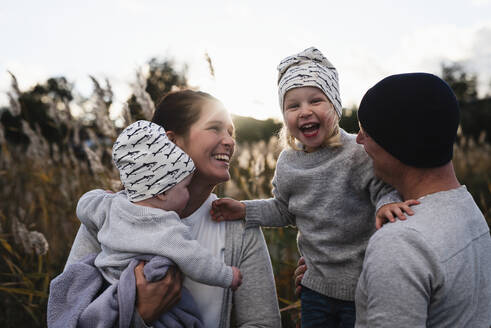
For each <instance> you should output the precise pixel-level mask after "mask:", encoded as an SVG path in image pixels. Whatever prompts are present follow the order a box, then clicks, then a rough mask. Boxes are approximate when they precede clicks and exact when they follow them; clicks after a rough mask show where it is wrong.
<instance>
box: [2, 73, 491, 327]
mask: <svg viewBox="0 0 491 328" xmlns="http://www.w3.org/2000/svg"><path fill="white" fill-rule="evenodd" d="M93 82H94V92H93V95H92V96H91V98H90V99H88V100H87V101H86V102H84V104H83V106H79V107H80V108H81V109H82V112H83V113H82V115H81V116H78V117H74V116H73V115H72V109H71V107H70V106H71V104H70V102H68V101H66V99H65V100H63V99H61V100H60V99H58V100H56V101H55V100H53V99H54V98H53V99H52V98H43V99H40V101H41V102H42V103H44V105H45V107H44V108H45V109H46V113H47V117H49V119H50V120H49V122H50V123H49V126H48V128H51V129H52V130H49V129H48V128H46V127H44V126H43V128H41V124H37V123H36V122H34V121H32V120H29V115H26V113H24V112H23V111H25V110H26V106H27V104H26V101H27V100H26V99H25V98H23V96H22V93H21V91H20V90H19V88H18V86H17V84H16V81H15V78H13V80H12V89H11V91H10V92H9V98H10V101H11V103H10V106H9V107H8V109H7V110H8V111H9V114H8V115H9V117H11V119H10V121H9V122H12V124H8V125H5V124H0V155H1V156H0V199H1V202H0V256H1V259H0V322H1V326H2V327H6V328H9V327H44V326H45V325H46V324H45V323H46V304H47V297H48V292H49V290H48V288H49V282H50V280H51V279H52V278H54V277H55V276H56V275H58V274H59V273H60V272H61V271H62V270H63V266H64V263H65V260H66V258H67V256H68V253H69V251H70V247H71V244H72V242H73V239H74V237H75V234H76V232H77V229H78V226H79V221H78V219H77V218H76V217H75V207H76V203H77V201H78V198H79V197H80V196H81V195H82V194H83V193H84V192H86V191H88V190H90V189H93V188H104V189H113V190H115V189H118V188H119V182H118V180H117V178H118V175H117V172H116V170H115V169H114V167H113V165H112V163H111V156H110V154H111V145H112V142H113V140H114V138H115V136H116V134H117V130H118V129H117V127H116V125H115V122H114V121H112V120H111V119H110V118H109V115H108V101H107V96H108V94H110V88H109V87H101V85H100V84H99V83H98V81H96V80H95V79H94V81H93ZM134 88H135V92H134V95H135V98H134V101H136V103H138V104H139V107H140V108H141V112H140V115H142V116H143V117H146V118H147V119H148V118H150V117H151V113H152V110H153V104H152V101H151V99H150V98H149V96H148V95H147V94H146V92H145V83H144V82H143V80H142V79H139V80H138V82H137V83H135V85H134ZM60 104H62V105H60ZM80 108H79V110H80ZM119 120H120V121H121V122H122V123H123V124H122V125H127V124H129V123H131V122H132V121H134V117H133V116H132V114H131V113H130V111H129V109H128V108H126V109H125V111H124V112H123V113H122V115H121V117H120V118H119ZM46 131H48V132H49V131H61V132H60V136H61V137H60V138H59V139H57V141H56V142H53V140H52V139H50V138H49V137H48V136H49V135H51V134H49V133H48V132H46ZM60 140H61V142H60ZM484 140H485V138H484V137H483V138H481V140H478V141H474V140H473V139H467V138H465V137H464V136H460V139H459V143H458V144H457V145H456V146H455V159H454V164H455V168H456V171H457V174H458V176H459V179H460V181H461V183H463V184H466V185H467V187H468V189H469V190H470V191H471V193H472V194H473V196H474V198H475V200H476V202H477V203H478V204H479V206H480V208H481V209H482V211H483V213H484V214H485V216H486V219H487V221H488V224H491V213H490V211H489V209H490V208H491V196H490V189H491V147H490V145H489V144H487V143H485V141H484ZM279 152H280V148H279V147H278V142H277V138H276V137H272V138H271V139H270V140H268V141H259V142H254V143H245V142H241V140H238V146H237V152H236V155H235V156H234V158H233V163H232V165H231V168H232V169H231V175H232V179H231V181H229V182H228V183H226V184H224V185H222V186H220V187H219V188H218V190H217V191H216V192H217V193H218V194H219V195H220V196H230V197H234V198H237V199H254V198H264V197H269V196H270V194H271V184H270V181H271V179H272V177H273V173H274V168H275V164H276V159H277V157H278V154H279ZM264 233H265V236H266V239H267V242H268V247H269V251H270V254H271V258H272V262H273V268H274V272H275V278H276V284H277V290H278V298H279V301H280V307H281V308H282V320H283V326H284V327H295V326H296V324H297V322H298V313H299V311H298V310H299V304H298V301H297V300H296V298H295V296H294V294H293V279H292V273H293V271H294V268H295V264H296V261H297V259H298V252H297V249H296V231H295V229H293V228H284V229H264Z"/></svg>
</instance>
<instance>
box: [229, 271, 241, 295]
mask: <svg viewBox="0 0 491 328" xmlns="http://www.w3.org/2000/svg"><path fill="white" fill-rule="evenodd" d="M232 271H233V272H234V278H233V279H232V285H231V286H230V288H232V290H233V291H236V290H237V288H239V287H240V285H242V273H240V270H239V269H238V268H236V267H232Z"/></svg>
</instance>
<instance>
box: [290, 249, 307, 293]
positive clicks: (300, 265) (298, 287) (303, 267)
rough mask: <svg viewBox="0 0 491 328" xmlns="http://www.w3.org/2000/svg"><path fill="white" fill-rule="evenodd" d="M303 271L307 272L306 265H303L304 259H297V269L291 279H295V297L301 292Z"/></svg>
mask: <svg viewBox="0 0 491 328" xmlns="http://www.w3.org/2000/svg"><path fill="white" fill-rule="evenodd" d="M305 271H307V265H306V264H305V259H304V258H303V256H301V257H300V258H299V259H298V263H297V268H296V269H295V272H294V273H293V278H294V279H295V295H296V296H297V297H299V296H300V293H301V292H302V285H301V284H300V283H301V282H302V278H303V274H304V273H305Z"/></svg>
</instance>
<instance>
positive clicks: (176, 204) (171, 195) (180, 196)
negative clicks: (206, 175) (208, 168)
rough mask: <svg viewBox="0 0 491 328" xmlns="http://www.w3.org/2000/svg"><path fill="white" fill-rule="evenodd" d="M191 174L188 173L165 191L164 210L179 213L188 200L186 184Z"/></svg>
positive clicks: (189, 180)
mask: <svg viewBox="0 0 491 328" xmlns="http://www.w3.org/2000/svg"><path fill="white" fill-rule="evenodd" d="M192 177H193V175H192V174H190V175H188V176H187V177H186V178H184V180H182V181H181V182H179V183H178V184H176V185H175V186H174V187H172V188H171V189H169V190H167V191H166V192H165V196H166V197H165V210H167V211H175V212H176V213H177V214H179V215H181V213H182V210H184V208H185V207H186V205H187V203H188V200H189V191H188V185H189V183H190V182H191V179H192Z"/></svg>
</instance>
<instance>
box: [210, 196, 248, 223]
mask: <svg viewBox="0 0 491 328" xmlns="http://www.w3.org/2000/svg"><path fill="white" fill-rule="evenodd" d="M210 215H211V218H212V219H213V220H215V221H217V222H220V221H229V220H240V219H244V218H245V215H246V209H245V205H244V204H243V203H242V202H239V201H238V200H235V199H231V198H220V199H217V200H215V201H213V203H212V204H211V210H210Z"/></svg>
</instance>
